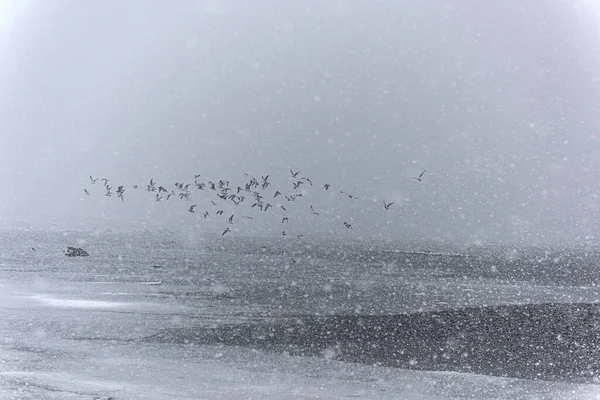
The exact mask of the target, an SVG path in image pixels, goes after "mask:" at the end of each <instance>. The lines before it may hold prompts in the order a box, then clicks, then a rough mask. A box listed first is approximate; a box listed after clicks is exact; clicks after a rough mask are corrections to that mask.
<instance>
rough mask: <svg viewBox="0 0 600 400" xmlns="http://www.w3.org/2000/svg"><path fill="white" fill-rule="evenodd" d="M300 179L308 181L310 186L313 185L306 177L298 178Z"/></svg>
mask: <svg viewBox="0 0 600 400" xmlns="http://www.w3.org/2000/svg"><path fill="white" fill-rule="evenodd" d="M300 179H304V180H305V181H306V182H308V183H310V186H312V185H313V184H312V181H311V180H310V179H308V178H300Z"/></svg>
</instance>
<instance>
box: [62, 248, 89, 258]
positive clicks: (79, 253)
mask: <svg viewBox="0 0 600 400" xmlns="http://www.w3.org/2000/svg"><path fill="white" fill-rule="evenodd" d="M65 256H68V257H87V256H89V254H88V253H87V251H85V250H83V249H80V248H79V247H72V246H67V252H66V253H65Z"/></svg>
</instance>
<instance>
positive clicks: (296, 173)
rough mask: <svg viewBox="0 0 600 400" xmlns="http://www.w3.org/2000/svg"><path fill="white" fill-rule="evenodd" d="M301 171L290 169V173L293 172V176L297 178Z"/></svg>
mask: <svg viewBox="0 0 600 400" xmlns="http://www.w3.org/2000/svg"><path fill="white" fill-rule="evenodd" d="M299 173H300V171H298V172H294V171H292V170H291V169H290V174H292V178H297V177H298V174H299Z"/></svg>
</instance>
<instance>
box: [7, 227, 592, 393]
mask: <svg viewBox="0 0 600 400" xmlns="http://www.w3.org/2000/svg"><path fill="white" fill-rule="evenodd" d="M36 235H37V234H34V233H27V234H25V233H24V234H21V235H18V237H12V239H13V240H12V241H6V240H5V241H4V242H3V243H2V246H3V247H2V250H1V251H0V256H1V257H2V259H0V398H1V399H108V398H113V399H115V400H117V399H119V400H120V399H169V398H172V399H242V398H246V399H262V398H264V399H274V398H281V399H288V398H289V399H294V398H298V399H307V398H309V399H344V398H363V399H452V398H469V399H483V398H502V399H600V386H598V385H595V384H580V383H570V382H552V381H543V380H528V379H517V378H509V377H497V376H485V375H476V374H471V373H460V372H450V371H437V372H436V371H419V370H412V369H411V370H407V369H400V368H391V367H384V366H380V365H377V363H372V364H368V363H347V362H342V361H339V360H336V358H335V357H334V356H333V355H332V354H330V353H328V352H323V353H322V355H317V356H314V355H313V356H310V357H308V356H307V357H301V356H296V355H291V354H290V352H277V351H269V350H268V349H262V348H256V347H255V346H254V347H245V346H226V345H222V344H219V343H214V344H206V343H199V342H195V341H194V340H189V341H188V340H147V339H148V338H153V337H157V335H159V336H160V335H161V334H162V333H164V332H166V331H173V330H175V331H176V330H177V329H181V330H182V331H190V330H192V331H193V330H194V329H197V330H198V331H200V330H202V329H209V328H211V327H221V326H225V325H226V324H231V323H236V324H241V323H243V324H252V323H255V322H263V323H264V322H267V323H269V322H272V321H277V320H279V319H280V318H281V317H284V316H291V315H305V316H306V315H313V316H314V315H334V314H335V315H339V314H346V315H353V314H354V315H355V314H357V313H359V314H377V315H388V314H392V313H402V312H416V311H424V310H442V309H448V308H452V307H464V306H479V305H494V304H519V303H530V302H565V303H567V302H595V301H597V299H598V298H599V297H598V289H597V288H596V287H595V286H594V285H583V284H581V285H577V286H574V285H569V286H566V285H560V284H558V283H554V284H552V283H548V282H546V283H543V284H542V283H535V282H531V281H522V280H514V281H507V280H505V279H498V278H497V277H493V276H491V277H490V276H487V277H482V276H471V277H469V276H466V277H465V276H463V270H462V269H461V272H460V274H459V273H454V272H453V270H452V268H445V267H443V264H436V265H429V264H427V263H426V265H413V264H412V262H408V263H407V262H403V261H402V260H401V259H393V260H390V259H385V260H384V261H382V260H379V259H376V258H375V259H374V258H372V257H368V261H365V260H362V259H361V260H359V259H357V258H356V257H355V256H351V257H345V256H341V257H340V256H339V254H337V257H334V256H332V255H325V256H322V255H319V256H317V255H318V254H319V252H318V251H314V252H313V251H311V250H310V249H308V250H306V251H304V252H296V253H295V252H293V251H283V252H281V253H277V252H275V251H271V250H269V249H264V248H259V249H258V250H257V251H255V250H256V248H254V247H253V248H246V251H242V250H240V249H239V248H237V249H235V250H232V249H231V248H229V247H227V246H224V247H225V249H221V248H220V246H213V245H211V246H210V248H209V246H207V245H206V243H205V244H199V245H194V246H190V245H189V243H188V244H184V245H179V244H178V242H177V241H173V242H169V241H167V242H161V243H158V244H157V243H150V242H148V241H144V240H142V239H140V238H139V237H129V238H128V239H127V240H121V239H120V240H115V241H114V242H110V241H106V240H104V239H102V238H99V237H98V236H94V235H91V236H90V235H89V234H82V233H79V234H78V233H71V234H69V235H65V236H63V235H55V236H52V235H50V237H48V236H47V235H46V236H44V235H42V236H39V235H38V236H36ZM66 245H75V246H78V245H80V246H81V247H83V248H85V249H86V250H88V251H89V252H90V256H89V257H85V258H67V257H65V256H64V255H62V254H61V250H62V249H64V248H65V247H66ZM34 249H35V250H34ZM436 258H439V257H436ZM404 261H406V260H404ZM494 268H499V267H494ZM500 268H501V266H500ZM162 337H163V338H165V337H166V336H165V335H163V336H162ZM549 351H551V350H549Z"/></svg>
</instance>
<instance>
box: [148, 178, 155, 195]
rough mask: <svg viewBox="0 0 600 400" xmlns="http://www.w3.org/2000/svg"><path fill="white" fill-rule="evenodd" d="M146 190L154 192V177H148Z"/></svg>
mask: <svg viewBox="0 0 600 400" xmlns="http://www.w3.org/2000/svg"><path fill="white" fill-rule="evenodd" d="M146 190H147V191H149V192H156V186H155V184H154V178H151V179H150V183H149V184H148V185H147V186H146Z"/></svg>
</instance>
